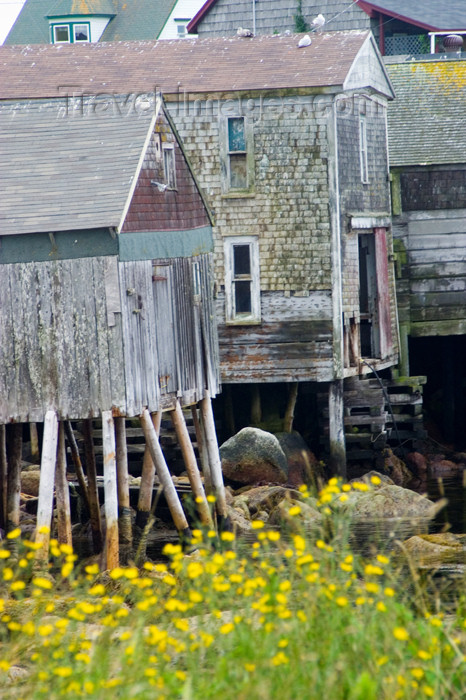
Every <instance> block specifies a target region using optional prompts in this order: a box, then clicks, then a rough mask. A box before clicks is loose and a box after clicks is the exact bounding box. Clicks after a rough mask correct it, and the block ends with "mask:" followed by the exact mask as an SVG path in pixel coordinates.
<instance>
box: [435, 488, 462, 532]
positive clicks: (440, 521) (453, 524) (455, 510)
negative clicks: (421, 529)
mask: <svg viewBox="0 0 466 700" xmlns="http://www.w3.org/2000/svg"><path fill="white" fill-rule="evenodd" d="M443 493H444V495H445V498H447V499H448V505H447V506H446V508H444V509H443V511H441V512H440V513H439V514H438V516H437V517H436V519H435V521H434V523H433V524H432V528H431V529H432V531H436V530H438V529H442V527H444V526H445V524H448V525H449V526H450V527H449V531H450V532H456V533H458V534H465V533H466V488H465V487H464V486H463V479H462V475H460V476H454V477H443V478H442V479H441V480H439V479H437V478H430V479H429V480H428V481H427V495H428V496H429V498H430V499H431V500H433V501H437V500H438V499H439V498H442V496H443Z"/></svg>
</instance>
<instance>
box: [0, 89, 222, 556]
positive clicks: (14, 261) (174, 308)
mask: <svg viewBox="0 0 466 700" xmlns="http://www.w3.org/2000/svg"><path fill="white" fill-rule="evenodd" d="M0 122H1V130H0V132H1V134H2V137H1V138H0V152H1V155H2V157H1V159H0V162H1V163H2V165H1V169H2V172H1V180H2V199H1V202H0V237H1V238H0V482H1V492H0V520H1V526H2V527H4V528H5V529H6V530H8V529H12V528H14V527H16V526H17V525H18V524H19V505H20V490H21V440H22V434H23V429H24V424H26V423H33V424H34V423H43V436H42V452H41V458H40V465H41V467H40V469H41V474H40V485H39V496H38V511H37V527H36V540H37V541H39V542H42V543H44V545H47V544H48V540H49V538H50V526H51V524H52V518H53V508H54V503H55V504H56V513H57V518H56V528H57V538H58V540H59V541H60V542H63V543H71V525H70V523H71V519H70V499H69V490H68V483H67V474H66V462H67V452H66V444H68V448H69V453H70V455H71V458H72V461H73V465H74V471H75V473H76V476H77V479H78V481H79V484H80V486H81V490H82V492H83V497H84V500H85V502H86V504H87V506H88V509H89V512H90V520H91V528H92V538H93V543H94V548H95V549H96V550H99V548H101V547H102V546H103V545H104V546H105V548H106V566H107V568H111V567H114V566H117V565H118V563H119V547H120V544H121V546H122V548H126V549H127V548H128V546H130V544H131V532H132V529H131V511H130V501H129V487H128V462H127V449H126V434H125V420H126V419H127V418H135V417H138V418H139V419H140V423H141V426H142V429H143V432H144V436H145V440H146V455H145V457H144V464H143V467H142V477H141V487H140V494H139V502H138V509H137V511H138V515H137V519H138V523H139V524H140V525H144V524H145V523H146V521H147V519H148V517H149V513H150V509H151V502H152V494H153V485H154V478H155V475H157V476H158V480H159V482H160V484H161V487H163V491H164V495H165V498H166V500H167V503H168V505H169V508H170V511H171V514H172V517H173V520H174V522H175V525H176V527H177V529H178V531H179V532H180V535H182V536H183V535H186V534H187V531H188V529H189V528H188V521H187V519H186V515H185V513H184V512H183V508H182V506H181V503H180V500H179V497H178V495H177V492H176V490H175V487H174V484H173V481H172V479H171V476H170V471H169V469H168V466H167V463H166V461H165V458H164V455H163V452H162V449H161V447H160V442H159V439H158V430H159V427H160V419H161V415H162V412H163V411H165V412H169V414H170V417H171V419H172V422H173V426H174V429H175V431H176V435H177V437H178V440H179V443H180V445H181V449H182V454H183V458H184V462H185V465H186V471H187V473H188V476H189V480H190V484H191V489H192V492H193V496H194V498H195V502H196V505H197V507H198V517H199V520H200V521H201V522H202V523H204V524H205V525H206V526H208V527H211V526H212V516H211V512H210V510H209V506H208V503H207V500H206V494H205V490H204V483H203V480H202V479H201V475H200V472H199V469H198V465H197V461H196V457H195V454H194V450H193V446H192V443H191V440H190V438H189V435H188V432H187V428H186V423H185V418H184V412H183V408H185V407H188V406H189V407H191V409H192V412H193V418H194V424H195V426H196V435H197V441H198V444H199V445H202V448H200V452H201V456H202V466H203V472H204V477H205V484H206V486H208V487H209V488H211V489H212V490H213V493H214V494H215V496H216V506H217V514H218V515H219V516H220V517H221V518H225V517H226V504H225V495H224V490H223V481H222V474H221V467H220V460H219V456H218V446H217V442H216V435H215V426H214V422H213V415H212V406H211V397H212V396H215V394H216V393H217V392H218V390H219V379H218V350H217V334H216V327H215V314H214V311H213V282H212V279H213V277H212V261H211V252H210V251H211V249H212V232H211V224H212V222H211V219H210V215H209V212H208V209H207V206H206V203H205V200H204V198H203V196H202V193H201V192H200V190H199V188H198V187H197V184H196V181H195V179H194V176H193V173H192V171H191V168H190V165H189V162H188V161H187V159H186V157H185V155H184V152H183V149H182V145H181V144H180V142H179V139H178V138H177V134H176V131H175V129H174V127H173V125H172V123H171V120H170V119H169V117H167V115H166V113H165V110H164V107H163V102H162V99H161V97H160V96H156V95H153V94H148V95H143V96H141V95H139V96H134V99H129V98H128V96H127V95H126V96H125V97H124V98H122V99H121V101H118V98H117V97H115V96H111V98H110V97H109V96H106V97H101V98H97V97H96V98H88V99H87V100H84V99H83V98H80V100H79V101H73V100H71V99H69V98H65V99H62V98H60V99H44V100H35V101H21V100H15V101H11V102H2V103H0ZM26 156H27V158H26ZM26 160H27V166H26V165H25V164H24V163H25V162H26ZM93 419H98V420H100V421H101V424H102V444H103V481H104V501H105V520H106V527H105V528H104V529H103V528H102V523H101V518H100V504H99V498H98V490H97V470H96V460H95V454H94V447H93V442H92V421H93ZM71 421H82V433H83V439H84V463H85V470H86V473H84V469H83V465H82V463H81V456H80V454H79V451H78V449H77V445H76V441H75V438H74V433H73V428H72V426H71ZM43 552H44V556H46V555H47V549H46V547H44V548H43Z"/></svg>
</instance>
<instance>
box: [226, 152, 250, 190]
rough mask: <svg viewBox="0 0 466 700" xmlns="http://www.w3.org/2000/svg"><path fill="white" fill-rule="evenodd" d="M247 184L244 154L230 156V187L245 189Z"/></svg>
mask: <svg viewBox="0 0 466 700" xmlns="http://www.w3.org/2000/svg"><path fill="white" fill-rule="evenodd" d="M247 186H248V174H247V168H246V154H245V153H241V154H237V155H234V156H230V187H233V188H235V189H239V190H241V189H245V188H246V187H247Z"/></svg>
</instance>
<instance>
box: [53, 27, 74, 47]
mask: <svg viewBox="0 0 466 700" xmlns="http://www.w3.org/2000/svg"><path fill="white" fill-rule="evenodd" d="M53 43H54V44H69V43H70V28H69V26H68V25H67V24H61V25H60V24H59V25H57V26H56V27H54V28H53Z"/></svg>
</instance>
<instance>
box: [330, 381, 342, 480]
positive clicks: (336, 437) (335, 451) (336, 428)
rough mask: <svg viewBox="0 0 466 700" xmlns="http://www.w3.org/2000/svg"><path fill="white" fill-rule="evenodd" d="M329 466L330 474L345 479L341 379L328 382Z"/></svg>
mask: <svg viewBox="0 0 466 700" xmlns="http://www.w3.org/2000/svg"><path fill="white" fill-rule="evenodd" d="M328 415H329V441H330V445H329V448H330V459H329V466H330V469H331V471H332V474H336V475H338V476H341V477H342V478H343V479H346V444H345V427H344V415H343V379H337V380H335V381H334V382H330V386H329V390H328Z"/></svg>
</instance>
